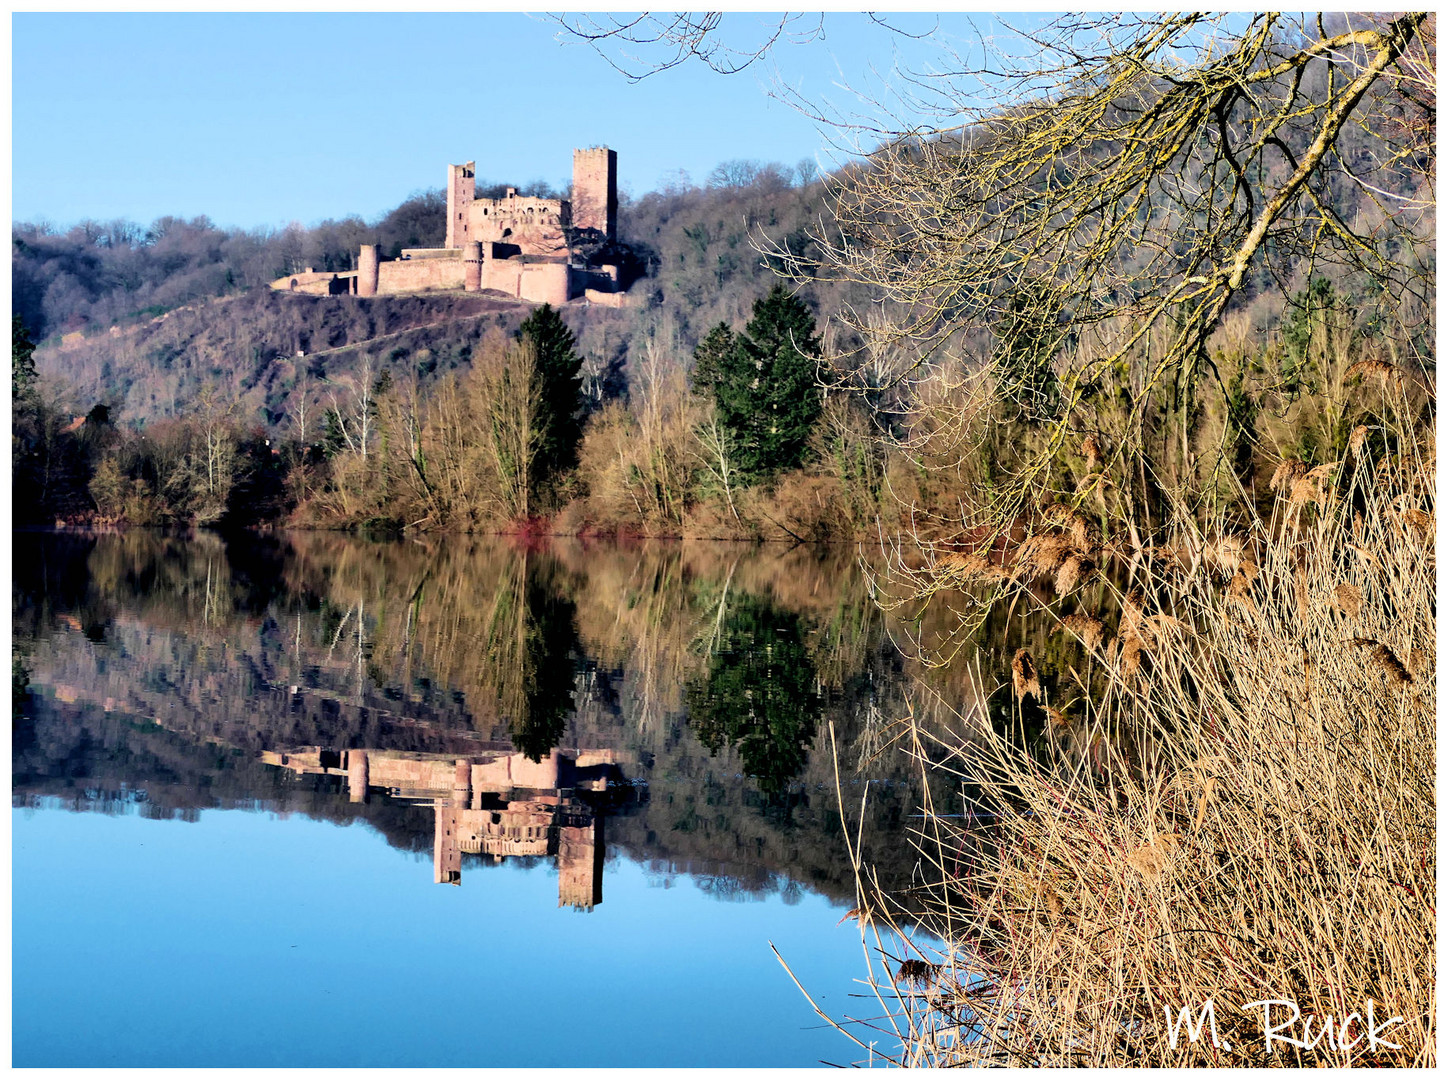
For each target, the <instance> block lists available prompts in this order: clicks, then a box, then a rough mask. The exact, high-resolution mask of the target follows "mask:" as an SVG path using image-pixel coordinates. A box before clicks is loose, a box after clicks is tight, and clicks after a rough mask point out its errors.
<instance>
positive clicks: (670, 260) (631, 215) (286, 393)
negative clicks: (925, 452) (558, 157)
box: [12, 162, 832, 428]
mask: <svg viewBox="0 0 1448 1080" xmlns="http://www.w3.org/2000/svg"><path fill="white" fill-rule="evenodd" d="M824 187H825V185H824V184H823V183H821V182H820V181H819V180H818V179H812V180H808V181H802V180H801V171H798V170H793V169H788V170H787V169H785V168H783V167H781V166H774V165H768V166H760V165H757V164H754V163H748V162H732V163H728V167H727V168H725V167H721V168H720V169H718V170H716V172H715V174H714V176H713V177H712V178H711V183H710V184H709V185H708V186H705V187H692V186H687V185H679V186H676V187H675V188H673V189H672V190H670V191H667V192H651V193H649V194H647V195H645V196H643V197H642V198H639V199H637V200H625V201H624V203H623V205H622V207H621V208H620V236H621V239H622V240H623V241H624V242H625V243H626V244H627V245H628V246H629V247H630V248H632V250H633V251H634V252H635V253H636V254H637V256H638V259H639V262H640V266H641V269H642V270H643V272H644V275H645V276H644V277H643V279H641V280H639V281H638V282H637V283H636V284H635V285H634V288H633V292H634V294H635V296H636V303H635V307H634V308H633V309H632V310H630V311H627V312H614V311H603V310H599V309H592V310H587V311H585V310H582V309H579V310H576V311H575V310H570V311H569V313H568V314H567V319H568V321H569V323H570V325H571V326H572V327H573V329H574V331H575V333H576V334H577V335H578V337H579V343H580V346H581V348H580V351H581V352H582V353H583V355H584V366H585V388H584V389H585V393H587V394H589V395H591V396H592V397H593V398H594V400H595V402H596V401H598V400H599V399H601V398H602V397H605V396H608V395H610V394H613V393H617V392H618V391H619V390H621V389H622V387H623V375H622V373H623V370H624V368H625V366H626V363H627V359H628V354H629V350H630V345H631V344H632V342H633V341H634V339H635V338H636V337H637V336H638V335H640V334H645V335H648V336H650V337H655V336H657V335H658V334H659V333H660V331H661V330H662V332H663V333H664V334H665V335H666V336H667V338H668V342H669V346H670V353H671V354H673V355H676V356H679V357H686V356H687V355H688V354H689V352H690V351H692V348H693V346H694V345H695V344H696V343H697V341H698V340H699V339H700V338H702V336H703V335H704V333H705V332H707V330H708V328H709V327H710V326H712V325H714V324H716V323H718V322H720V321H727V322H730V323H737V322H741V321H743V319H744V318H746V317H747V316H748V314H749V311H750V309H751V306H752V304H753V302H754V301H755V300H756V299H758V298H759V296H760V295H762V294H763V293H764V292H766V291H767V290H768V288H769V285H770V284H772V283H773V280H774V279H773V275H772V272H771V267H770V266H768V265H767V264H766V260H765V259H764V258H762V257H761V255H760V254H759V252H758V251H757V250H756V248H755V247H754V242H755V241H758V240H760V239H761V238H763V237H768V238H769V239H770V240H771V241H773V242H778V243H782V244H785V245H787V246H788V248H789V250H791V251H792V252H793V253H795V254H796V255H801V254H802V255H805V256H806V257H808V255H809V254H810V242H809V240H808V239H807V236H806V230H807V229H818V228H819V227H820V226H821V223H822V222H823V223H825V224H826V225H827V224H828V222H829V221H830V214H829V205H828V202H827V200H826V198H825V191H824ZM488 190H490V189H488V188H480V192H481V193H483V194H486V193H487V192H488ZM444 216H445V212H444V205H443V197H442V194H441V192H440V191H439V192H429V193H425V194H421V195H415V196H413V197H412V198H409V199H408V200H406V201H405V202H403V203H402V204H401V205H400V206H398V207H397V208H396V209H395V210H393V211H391V212H390V213H388V214H386V215H384V216H383V217H381V218H380V219H378V220H377V221H374V222H370V223H369V222H364V221H362V220H361V219H359V218H355V217H353V218H346V219H343V220H339V221H333V220H328V221H324V222H322V223H320V224H318V225H316V226H314V227H312V228H309V229H308V228H302V227H300V226H297V225H293V226H291V227H289V228H287V229H285V230H281V231H279V232H265V231H257V230H253V231H246V230H237V229H230V230H228V229H221V228H217V227H216V226H214V225H212V224H211V223H210V222H209V221H208V220H206V219H205V218H199V219H195V220H192V221H181V220H179V219H175V218H162V219H160V220H158V221H156V222H155V223H153V224H152V225H150V226H141V225H137V224H135V223H132V222H127V221H115V222H108V223H99V222H93V221H87V222H82V223H80V224H79V225H76V226H74V227H73V228H71V229H69V230H68V231H65V232H61V231H58V230H55V229H52V228H50V227H48V226H45V225H43V224H31V223H24V222H22V223H18V224H16V225H15V226H14V228H13V231H12V266H13V272H14V284H13V302H14V310H15V312H16V314H17V315H19V316H20V317H21V318H22V319H23V320H24V322H25V325H26V327H27V328H28V329H29V331H30V334H31V337H32V339H33V340H35V341H37V342H39V343H40V348H39V350H38V351H37V353H36V360H37V364H38V367H39V370H40V371H41V373H42V374H44V375H46V376H49V377H51V378H53V379H55V380H57V382H58V383H63V384H65V385H66V386H68V387H69V388H70V390H71V394H72V397H73V399H74V400H73V401H72V402H71V403H70V404H71V405H72V406H73V407H74V408H76V409H78V410H80V411H85V410H86V409H88V408H90V407H91V406H92V405H93V404H96V403H104V404H106V405H107V406H108V407H109V408H110V410H111V413H112V415H113V417H114V418H115V419H116V420H117V421H119V422H120V423H122V424H135V423H144V422H148V421H152V420H157V419H162V418H166V417H171V416H175V415H177V414H178V412H179V411H182V410H183V409H184V403H185V402H186V401H187V400H188V399H190V398H193V397H194V395H195V394H196V393H197V392H198V391H199V390H200V389H201V388H202V387H203V386H205V385H207V384H210V385H213V386H215V387H216V388H217V389H218V391H219V392H221V393H223V394H225V395H226V396H227V397H228V398H229V399H230V400H233V401H235V402H236V403H237V407H238V409H239V411H240V412H241V413H244V414H245V415H243V416H238V419H239V420H241V421H242V422H243V423H252V422H254V423H259V424H262V425H264V426H267V427H273V428H274V427H277V426H278V425H280V424H281V423H282V421H283V418H284V417H285V416H286V414H287V413H288V411H290V410H291V409H293V408H294V407H295V406H296V403H297V399H296V388H297V387H298V385H300V384H305V383H306V382H307V381H308V380H312V381H313V382H320V381H321V380H322V379H325V378H326V377H329V376H331V375H334V374H338V373H343V372H346V371H350V370H351V369H352V368H353V367H354V366H355V365H356V364H358V363H359V361H360V360H361V359H362V358H363V356H364V355H366V356H368V357H369V358H370V359H371V360H372V362H373V363H374V364H375V365H376V366H377V367H379V368H387V367H391V368H394V369H395V371H394V374H395V375H399V376H404V375H410V374H411V373H412V372H413V371H417V372H418V373H419V374H420V375H421V376H422V377H423V378H424V379H427V378H429V377H430V376H431V375H432V374H433V373H435V372H438V371H447V370H450V369H453V368H455V367H457V366H458V365H460V364H462V363H464V362H466V360H467V359H468V357H469V356H470V355H471V352H472V349H473V348H474V347H475V346H476V344H477V341H478V340H479V338H480V336H481V335H482V334H483V333H484V332H486V331H487V330H488V329H490V328H498V329H504V330H511V329H512V328H515V327H516V324H517V323H518V321H520V320H521V319H522V318H523V317H524V316H525V315H526V313H527V310H528V307H527V305H521V304H517V303H512V302H509V301H506V300H502V299H488V298H485V297H465V296H463V295H461V294H459V295H446V294H437V295H431V296H408V297H377V298H371V299H364V298H357V297H328V298H318V297H310V296H281V295H275V294H272V293H271V292H270V291H269V290H268V289H267V285H268V284H269V283H270V282H271V281H272V280H274V279H275V278H277V277H280V276H282V275H283V274H286V273H291V272H294V271H296V270H299V269H302V268H304V267H308V266H311V267H315V268H316V269H318V270H331V271H335V270H347V269H351V268H353V266H354V263H355V258H356V252H357V248H358V246H359V245H360V244H363V243H370V242H379V243H380V244H381V246H382V249H383V253H384V254H385V255H390V256H395V255H396V254H397V253H398V252H399V251H400V250H401V249H402V248H404V247H419V246H438V245H440V244H441V243H442V229H443V223H444ZM826 291H827V289H826V288H825V287H823V286H822V287H821V289H820V290H809V289H806V299H808V300H810V301H811V302H812V303H813V304H814V306H815V307H816V308H817V310H818V309H820V308H821V307H823V308H828V307H829V306H830V304H831V303H832V300H831V299H830V298H829V297H828V296H824V295H818V293H821V292H826Z"/></svg>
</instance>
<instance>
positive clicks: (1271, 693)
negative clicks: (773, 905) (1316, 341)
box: [861, 447, 1437, 1066]
mask: <svg viewBox="0 0 1448 1080" xmlns="http://www.w3.org/2000/svg"><path fill="white" fill-rule="evenodd" d="M1359 449H1360V447H1354V453H1357V452H1358V451H1359ZM1399 464H1401V465H1405V466H1406V467H1399V465H1395V466H1394V467H1392V468H1388V469H1379V470H1377V471H1376V472H1374V471H1372V470H1359V471H1358V472H1357V473H1356V474H1354V477H1353V478H1344V480H1343V490H1338V491H1334V490H1332V489H1330V488H1329V489H1328V490H1326V491H1319V494H1320V496H1321V497H1320V498H1317V499H1314V500H1313V501H1314V502H1315V504H1316V510H1315V511H1313V512H1305V511H1304V509H1303V507H1302V506H1301V505H1300V502H1301V500H1298V499H1296V497H1295V492H1294V484H1296V483H1297V482H1299V481H1301V480H1305V479H1308V478H1309V477H1312V474H1313V473H1314V472H1316V473H1317V476H1316V477H1312V479H1311V480H1310V481H1309V482H1311V483H1313V484H1314V485H1316V484H1318V483H1319V482H1325V481H1326V479H1327V477H1326V475H1325V473H1326V472H1327V470H1325V469H1319V470H1313V469H1309V467H1308V466H1307V465H1306V464H1305V463H1302V462H1288V463H1285V464H1284V466H1283V467H1282V468H1280V469H1279V470H1278V476H1276V477H1274V484H1273V486H1274V488H1275V489H1278V490H1279V493H1280V494H1279V498H1280V502H1279V504H1278V505H1279V507H1280V508H1281V512H1280V513H1278V514H1276V515H1275V516H1274V519H1273V520H1272V521H1269V522H1258V523H1257V524H1256V525H1255V526H1254V527H1253V529H1252V530H1251V531H1250V535H1248V536H1246V537H1232V538H1231V539H1230V540H1217V541H1210V540H1208V539H1207V538H1206V537H1201V538H1198V539H1199V541H1200V542H1199V543H1198V545H1197V547H1196V550H1199V551H1205V550H1212V551H1213V555H1212V556H1211V557H1209V558H1206V559H1203V560H1201V561H1200V562H1199V563H1198V569H1197V572H1196V573H1193V574H1183V573H1181V572H1180V570H1179V569H1176V568H1175V566H1173V568H1172V569H1170V570H1169V571H1168V570H1162V569H1158V568H1155V567H1153V565H1152V564H1150V563H1147V564H1145V565H1144V567H1142V568H1140V574H1141V580H1142V586H1143V587H1142V589H1141V591H1140V592H1135V591H1134V592H1133V593H1132V595H1130V596H1128V597H1125V598H1123V603H1122V605H1121V608H1122V613H1121V620H1120V625H1119V627H1118V636H1117V638H1116V639H1115V640H1114V641H1113V642H1112V643H1111V645H1110V646H1108V648H1107V649H1106V650H1104V651H1105V653H1106V654H1107V659H1108V660H1110V659H1114V661H1115V662H1114V663H1108V664H1106V665H1100V668H1101V673H1102V678H1103V679H1104V683H1103V684H1102V685H1101V687H1100V689H1099V690H1098V689H1096V688H1095V686H1094V684H1093V689H1092V691H1091V692H1090V693H1088V694H1087V695H1086V696H1085V697H1084V698H1078V699H1077V700H1078V702H1079V704H1077V705H1076V706H1075V707H1074V708H1073V712H1075V713H1078V714H1080V715H1073V716H1067V715H1066V713H1065V712H1063V711H1062V710H1061V709H1060V708H1057V707H1056V705H1055V704H1052V703H1050V702H1049V701H1048V700H1047V699H1048V698H1049V697H1050V694H1049V693H1046V694H1044V695H1043V692H1042V689H1041V680H1040V679H1039V676H1038V673H1037V671H1036V667H1035V664H1034V663H1033V662H1032V660H1031V658H1030V656H1029V654H1027V653H1025V651H1024V650H1022V651H1020V652H1018V653H1017V654H1016V655H1015V657H1014V661H1013V664H1012V683H1013V688H1014V697H1015V700H1016V701H1017V702H1021V703H1022V706H1023V705H1024V702H1023V699H1024V698H1025V696H1026V695H1027V694H1029V695H1031V696H1032V697H1034V698H1035V700H1036V701H1037V702H1039V703H1040V704H1041V705H1043V706H1044V707H1045V711H1046V714H1047V717H1048V720H1049V721H1050V722H1049V723H1048V724H1047V725H1046V739H1047V742H1048V745H1049V747H1050V748H1051V749H1050V751H1049V752H1046V753H1044V754H1041V753H1035V754H1032V753H1029V752H1027V751H1025V750H1023V749H1022V747H1021V740H1020V738H1019V732H1010V733H1004V734H1003V733H1000V732H998V731H994V730H992V729H991V726H990V725H989V724H987V723H984V722H983V721H982V719H981V718H980V717H974V718H969V717H967V718H962V719H963V720H964V721H965V723H966V724H967V726H968V727H969V729H970V730H972V731H973V732H974V734H975V738H974V739H973V740H972V744H971V747H970V749H969V751H960V750H955V751H952V748H951V747H950V746H948V745H944V744H936V743H931V742H930V740H929V739H928V737H927V736H926V735H925V734H924V733H923V732H922V731H919V730H917V731H916V732H915V736H914V745H915V747H916V751H915V752H916V753H917V754H918V756H919V758H920V762H921V768H922V770H928V769H932V768H940V767H942V765H941V759H942V757H945V758H946V762H947V764H946V765H945V766H944V767H949V768H952V769H954V770H955V771H956V772H957V773H958V774H959V776H960V778H961V781H962V791H963V792H967V793H969V794H968V797H967V805H968V807H969V809H970V811H971V813H970V814H969V815H967V816H966V817H965V818H961V817H959V816H957V815H948V814H946V813H944V812H940V813H936V812H935V810H934V809H933V808H931V807H929V806H927V807H926V814H925V822H924V824H923V825H922V827H921V829H920V832H919V835H918V838H917V843H918V846H919V848H920V851H921V853H922V857H923V858H922V865H925V866H927V870H926V873H927V874H928V876H929V877H930V878H931V879H933V881H934V884H933V886H931V887H930V889H929V892H930V896H931V903H930V904H929V905H928V910H927V912H926V915H925V921H924V923H923V924H922V925H923V926H924V927H925V928H926V929H928V930H930V931H931V932H933V933H934V934H935V935H937V936H938V937H939V939H940V940H942V941H943V942H944V943H945V946H944V951H943V953H942V954H940V955H938V956H935V957H926V956H925V955H924V953H923V952H921V950H920V949H918V948H915V947H914V946H913V945H911V944H910V935H909V934H903V935H902V944H901V946H900V948H899V949H897V950H895V952H894V955H895V956H896V957H897V958H898V957H901V956H905V955H916V954H918V955H920V956H921V957H922V959H921V961H919V962H918V965H917V963H916V962H915V961H913V960H911V961H907V962H906V964H904V965H900V966H899V967H898V969H892V968H891V967H890V966H889V965H888V964H887V965H886V966H885V967H884V968H883V970H882V972H881V974H879V975H877V976H876V977H875V979H874V987H875V990H876V993H877V995H878V996H879V1000H880V1001H881V1003H882V1004H884V1005H885V1006H886V1012H887V1014H888V1021H889V1023H891V1024H893V1025H894V1028H895V1031H896V1032H897V1033H898V1034H899V1035H900V1037H901V1043H902V1050H901V1053H900V1056H899V1057H898V1059H896V1058H893V1057H892V1058H889V1060H892V1061H895V1062H896V1063H898V1064H905V1065H916V1066H919V1065H1010V1066H1041V1065H1092V1066H1103V1065H1105V1066H1114V1065H1123V1064H1135V1065H1149V1066H1188V1065H1192V1066H1196V1065H1215V1066H1240V1065H1283V1066H1294V1065H1330V1066H1337V1065H1417V1066H1425V1065H1432V1064H1433V1063H1434V1062H1435V1061H1436V1025H1435V1002H1436V997H1435V981H1436V967H1435V955H1436V940H1437V939H1436V917H1435V916H1436V904H1437V892H1436V879H1435V875H1436V866H1437V862H1436V831H1435V830H1436V803H1435V768H1434V762H1435V752H1436V741H1435V728H1434V723H1435V706H1436V694H1437V691H1436V683H1435V681H1434V679H1433V678H1432V675H1431V668H1430V665H1431V660H1430V658H1431V656H1432V654H1433V650H1434V643H1435V641H1436V633H1437V624H1436V599H1437V592H1436V566H1435V561H1434V552H1433V548H1432V537H1433V513H1434V511H1433V487H1432V472H1431V466H1430V465H1427V464H1424V462H1423V459H1421V458H1420V459H1419V460H1418V462H1413V461H1409V462H1407V463H1399ZM1054 550H1055V548H1054V545H1049V546H1047V547H1045V548H1044V549H1043V547H1042V546H1041V545H1037V546H1036V548H1035V549H1033V550H1031V551H1029V552H1027V553H1026V554H1027V555H1028V556H1029V558H1030V559H1031V561H1032V563H1033V564H1035V565H1041V564H1043V563H1045V562H1046V561H1048V560H1049V559H1050V557H1051V553H1052V552H1053V551H1054ZM1249 562H1250V567H1251V570H1250V572H1249V571H1248V569H1247V567H1248V565H1249ZM1214 571H1215V574H1214ZM1224 576H1226V577H1227V584H1226V585H1225V586H1224V585H1223V584H1222V580H1223V577H1224ZM1169 612H1170V613H1169ZM1345 615H1346V616H1347V617H1348V618H1350V619H1351V621H1352V625H1351V635H1352V636H1349V634H1348V633H1346V632H1345V629H1344V622H1343V617H1344V616H1345ZM1061 626H1062V628H1063V629H1065V630H1069V631H1070V632H1071V633H1072V634H1074V635H1075V636H1077V637H1078V638H1080V639H1081V640H1082V642H1083V643H1084V644H1085V645H1086V646H1087V647H1088V648H1089V649H1091V650H1092V652H1093V654H1094V653H1096V652H1097V650H1099V649H1100V647H1101V644H1102V639H1103V637H1104V636H1105V635H1106V630H1105V627H1104V625H1103V624H1102V622H1101V621H1100V620H1098V619H1095V618H1094V617H1092V616H1090V615H1085V614H1078V615H1073V616H1070V617H1068V618H1066V619H1063V620H1061ZM1355 646H1356V647H1355ZM1405 656H1406V657H1408V658H1409V663H1408V665H1404V664H1403V662H1402V661H1401V660H1400V659H1399V658H1400V657H1405ZM1146 657H1149V658H1150V663H1145V662H1143V660H1144V658H1146ZM977 677H978V675H977ZM1083 708H1084V711H1083ZM952 753H953V756H952ZM867 876H868V875H867V874H865V873H862V881H863V879H864V878H865V877H867ZM864 887H865V886H864V885H863V884H862V889H863V888H864ZM874 910H875V911H876V913H877V918H876V922H875V924H874V926H873V929H874V932H875V933H877V934H878V933H879V932H880V928H881V926H882V925H883V926H887V927H888V926H894V927H896V929H897V931H898V927H899V925H900V921H899V920H900V919H903V916H904V909H903V908H902V909H899V910H897V911H896V912H895V915H896V916H897V917H899V918H898V919H897V921H893V922H892V920H891V919H890V917H889V913H888V912H886V911H885V910H884V905H883V904H882V902H881V901H880V900H879V898H877V899H876V901H875V906H874ZM919 914H920V913H919V911H918V909H916V910H913V911H912V912H911V916H912V918H913V919H918V918H919ZM877 940H878V939H877ZM927 971H928V972H929V976H930V977H929V979H925V978H922V977H921V976H922V975H923V974H924V973H925V972H927ZM1209 998H1210V999H1212V1001H1213V1002H1214V1005H1215V1020H1216V1030H1217V1033H1218V1035H1219V1036H1220V1039H1219V1042H1218V1043H1217V1044H1214V1043H1213V1041H1212V1039H1211V1038H1209V1037H1208V1036H1206V1035H1203V1037H1201V1038H1200V1039H1197V1040H1195V1041H1192V1040H1189V1039H1188V1038H1187V1037H1186V1036H1185V1035H1184V1034H1183V1035H1182V1036H1181V1037H1180V1038H1179V1039H1178V1040H1177V1042H1176V1044H1175V1046H1173V1044H1172V1040H1171V1038H1170V1037H1169V1025H1168V1018H1169V1017H1170V1018H1172V1019H1175V1018H1176V1017H1177V1016H1178V1014H1179V1010H1181V1009H1182V1008H1183V1007H1185V1006H1190V1007H1191V1009H1192V1014H1193V1016H1195V1015H1197V1013H1198V1011H1199V1010H1200V1008H1201V1006H1202V1003H1203V1002H1204V1001H1206V1000H1207V999H1209ZM1263 999H1284V1000H1290V1001H1293V1002H1295V1003H1296V1004H1297V1005H1298V1007H1299V1008H1300V1009H1301V1012H1302V1015H1303V1016H1309V1015H1311V1016H1314V1017H1316V1018H1317V1020H1316V1024H1315V1026H1314V1028H1313V1029H1312V1031H1311V1033H1310V1035H1309V1038H1311V1037H1313V1036H1318V1035H1320V1033H1321V1030H1322V1028H1321V1024H1322V1022H1323V1021H1324V1018H1326V1017H1327V1016H1329V1015H1331V1016H1333V1017H1336V1018H1338V1020H1339V1021H1341V1020H1342V1019H1343V1018H1345V1017H1347V1016H1348V1015H1349V1014H1352V1013H1360V1014H1361V1013H1364V1012H1365V1011H1366V1008H1367V1005H1368V1002H1369V1001H1372V1002H1373V1003H1374V1004H1375V1010H1376V1016H1377V1018H1378V1020H1379V1023H1381V1022H1382V1020H1383V1019H1384V1018H1387V1017H1401V1021H1400V1022H1398V1023H1395V1024H1393V1025H1392V1026H1391V1027H1390V1028H1389V1029H1388V1030H1387V1031H1385V1032H1384V1033H1383V1037H1384V1038H1385V1039H1387V1040H1390V1041H1391V1043H1392V1044H1396V1046H1390V1045H1388V1043H1386V1042H1380V1043H1378V1045H1376V1046H1370V1044H1369V1041H1368V1040H1367V1039H1366V1038H1362V1039H1359V1040H1358V1042H1357V1043H1356V1044H1355V1045H1351V1046H1349V1047H1347V1048H1344V1047H1343V1046H1342V1045H1340V1044H1339V1043H1338V1042H1334V1041H1332V1040H1331V1039H1324V1040H1320V1041H1319V1042H1318V1043H1317V1045H1316V1046H1315V1047H1313V1048H1309V1049H1304V1048H1299V1047H1295V1046H1291V1045H1288V1044H1286V1043H1283V1042H1280V1041H1279V1042H1276V1043H1275V1044H1274V1045H1273V1048H1272V1052H1270V1053H1269V1052H1268V1049H1267V1047H1266V1045H1265V1041H1264V1028H1263V1016H1262V1009H1261V1008H1260V1007H1257V1008H1255V1009H1244V1007H1245V1006H1247V1005H1248V1003H1250V1002H1258V1001H1261V1000H1263ZM1283 1018H1284V1014H1282V1013H1276V1014H1274V1022H1277V1021H1280V1020H1281V1019H1283ZM876 1028H877V1030H878V1028H879V1022H878V1021H877V1022H876ZM1360 1030H1361V1029H1355V1031H1354V1033H1355V1034H1356V1033H1359V1032H1360ZM1286 1034H1291V1035H1293V1036H1294V1037H1297V1038H1301V1037H1302V1036H1303V1031H1302V1029H1301V1026H1300V1025H1298V1026H1296V1027H1294V1029H1293V1030H1291V1031H1290V1032H1286ZM1347 1041H1349V1042H1351V1037H1349V1039H1348V1040H1347ZM861 1045H864V1044H863V1043H861ZM873 1053H874V1054H878V1051H874V1052H873Z"/></svg>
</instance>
